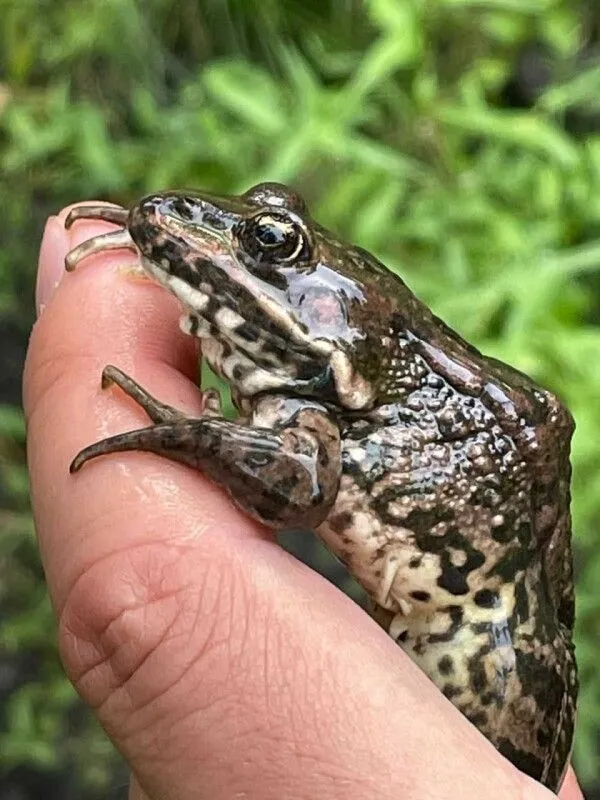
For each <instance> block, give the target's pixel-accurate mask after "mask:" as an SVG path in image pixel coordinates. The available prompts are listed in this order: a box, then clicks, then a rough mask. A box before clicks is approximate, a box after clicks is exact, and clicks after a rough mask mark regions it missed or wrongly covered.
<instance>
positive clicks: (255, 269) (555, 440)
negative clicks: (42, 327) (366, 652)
mask: <svg viewBox="0 0 600 800" xmlns="http://www.w3.org/2000/svg"><path fill="white" fill-rule="evenodd" d="M78 218H99V219H108V220H110V221H112V222H117V223H121V224H122V225H123V230H120V231H117V232H115V233H111V234H106V235H105V236H103V237H97V238H96V239H92V240H89V241H88V242H86V243H84V245H81V246H80V247H78V248H77V249H76V250H74V251H72V252H71V253H70V254H69V256H68V257H67V267H68V268H69V269H72V268H74V267H75V266H76V264H77V263H78V262H79V261H80V260H81V259H83V258H85V257H86V256H87V255H89V254H90V253H94V252H98V251H100V250H103V249H107V248H115V249H116V248H121V247H129V248H131V249H134V250H136V251H137V252H138V253H139V255H140V261H141V264H142V267H143V268H144V270H145V271H146V272H147V273H148V274H149V275H150V276H151V277H152V278H153V279H154V280H156V281H158V282H159V283H161V284H163V285H164V286H166V287H167V288H168V289H170V290H171V291H172V292H173V293H174V294H175V295H176V296H177V297H178V298H179V300H180V301H181V303H182V304H183V307H184V311H185V313H184V316H183V318H182V328H183V329H184V330H185V331H186V332H187V333H189V334H190V335H192V336H196V337H198V338H200V339H201V340H202V352H203V355H204V357H205V358H206V359H207V361H208V363H209V364H210V366H211V367H212V369H213V370H214V371H215V372H217V373H218V374H219V375H221V376H222V377H223V378H225V380H227V381H228V382H229V383H230V385H231V388H232V396H233V399H234V402H235V404H236V406H237V408H238V409H239V412H240V417H239V419H238V420H236V421H235V422H232V421H228V420H225V419H223V418H222V415H221V411H220V405H219V401H218V398H217V397H216V396H215V395H214V394H212V393H207V394H206V395H205V402H204V409H205V411H204V414H203V415H202V417H201V418H200V419H189V418H186V417H184V415H183V414H181V413H180V412H178V411H177V410H175V409H173V408H171V407H169V406H165V405H164V404H162V403H160V402H159V401H157V400H155V399H154V398H152V397H151V396H150V395H148V393H147V392H145V390H144V389H142V388H141V387H140V386H139V385H138V384H136V383H135V382H134V381H133V380H132V379H131V378H130V377H128V376H127V375H125V374H124V373H122V372H121V371H120V370H119V369H117V368H116V367H107V368H106V369H105V371H104V376H103V382H104V385H108V384H110V383H116V384H118V385H119V386H120V387H121V388H122V389H123V390H124V391H125V392H126V393H127V394H129V395H130V396H131V397H133V398H134V399H135V400H136V401H137V402H138V403H139V404H140V405H141V406H142V407H143V408H144V409H145V410H146V412H147V413H148V415H149V417H150V419H151V420H152V422H153V425H151V426H150V427H148V428H145V429H143V430H140V431H133V432H130V433H125V434H121V435H118V436H114V437H111V438H110V439H106V440H104V441H102V442H99V443H97V444H94V445H91V446H90V447H88V448H86V449H85V450H83V451H82V452H81V453H80V454H79V455H78V456H77V457H76V458H75V460H74V461H73V464H72V466H71V469H72V471H76V470H78V469H79V468H80V467H81V466H82V465H83V464H84V463H85V462H86V461H88V460H89V459H91V458H94V457H96V456H99V455H102V454H107V453H114V452H117V451H124V450H146V451H149V452H153V453H157V454H159V455H162V456H165V457H167V458H170V459H173V460H176V461H180V462H183V463H185V464H187V465H189V466H192V467H194V468H198V469H201V470H202V471H203V472H204V473H206V474H207V475H209V476H210V477H211V478H212V479H214V480H215V481H216V482H218V483H219V484H221V485H222V486H224V487H225V488H226V489H227V490H228V491H229V493H230V494H231V496H232V498H233V500H234V501H235V502H236V503H237V504H238V505H239V506H241V507H242V508H243V509H244V510H245V511H247V512H248V513H249V514H251V515H252V516H253V517H255V518H258V519H259V520H261V521H262V522H264V523H265V524H267V525H269V526H271V527H273V528H302V527H310V528H314V529H315V530H316V531H317V533H318V535H319V536H320V537H321V538H322V540H323V541H324V542H325V544H326V545H327V546H328V547H329V548H330V550H331V551H332V552H333V553H334V554H335V555H336V556H337V557H338V558H340V559H341V560H342V561H343V562H344V563H345V564H346V565H347V567H348V569H349V571H350V572H351V573H352V575H354V576H355V577H356V578H357V580H358V581H359V582H360V583H361V584H362V586H363V587H364V588H365V590H366V591H367V593H368V594H369V596H370V597H371V599H372V600H373V603H374V616H375V619H377V620H378V622H379V623H380V624H381V625H382V626H384V627H385V629H386V630H387V631H388V633H389V634H390V636H392V637H393V638H394V639H395V640H396V641H397V643H398V644H399V645H400V646H401V647H402V648H403V649H404V650H405V651H406V652H407V653H408V654H409V655H410V656H411V658H412V659H413V660H414V661H415V662H416V663H417V664H419V665H420V666H421V668H422V669H423V670H424V671H425V672H426V673H427V674H428V675H429V677H430V678H431V679H432V680H433V681H434V682H435V683H436V684H437V685H438V686H439V688H440V689H441V691H442V692H443V693H444V694H445V695H446V697H447V698H448V699H450V700H451V701H452V702H453V703H454V704H455V705H456V706H457V707H458V708H459V709H460V710H461V711H462V712H463V714H465V716H466V717H467V718H468V719H469V720H470V721H471V722H472V723H473V724H474V725H476V726H477V727H478V728H479V730H480V731H481V732H482V733H483V734H484V735H485V736H486V737H487V738H488V739H489V740H490V741H491V742H492V743H493V744H494V745H495V746H496V747H497V748H498V749H499V750H500V752H501V753H503V754H504V755H505V756H506V757H507V758H509V759H510V760H511V761H512V762H513V763H514V764H515V765H516V766H517V767H518V768H519V769H521V770H523V771H524V772H526V773H528V774H529V775H531V776H532V777H534V778H536V779H537V780H539V781H541V782H542V783H544V784H545V785H546V786H548V787H549V788H551V789H553V790H557V789H558V787H559V786H560V784H561V782H562V779H563V776H564V771H565V769H566V765H567V762H568V758H569V754H570V750H571V743H572V737H573V728H574V717H575V705H576V697H577V673H576V667H575V660H574V652H573V644H572V629H573V616H574V605H573V582H572V563H571V548H570V538H571V531H570V526H571V523H570V513H569V501H570V496H569V483H570V465H569V448H570V439H571V435H572V432H573V422H572V419H571V417H570V415H569V413H568V411H567V410H566V409H565V408H564V406H562V405H561V403H560V402H559V401H558V399H557V398H556V397H555V396H554V395H553V394H551V393H550V392H548V391H546V390H544V389H542V388H540V387H538V386H536V385H535V384H534V383H533V382H532V381H531V380H530V379H529V378H528V377H527V376H525V375H523V374H521V373H519V372H517V371H516V370H514V369H512V368H510V367H509V366H507V365H505V364H502V363H500V362H498V361H495V360H493V359H490V358H486V357H485V356H483V355H482V354H481V353H479V352H478V351H477V350H475V349H474V348H473V347H471V346H470V345H469V344H467V343H466V342H465V341H464V340H462V339H461V338H460V337H459V336H458V335H457V334H456V333H454V332H453V331H452V330H450V329H449V328H448V327H447V326H446V325H444V323H443V322H441V320H439V319H438V318H436V317H435V316H434V315H433V314H432V313H431V312H430V311H429V309H427V307H426V306H424V305H423V304H422V303H421V302H420V301H419V300H418V299H417V298H416V297H415V296H414V295H413V294H412V293H411V292H410V290H409V289H408V288H407V286H406V285H405V284H404V283H403V281H402V280H401V279H400V278H399V277H397V276H395V275H393V274H392V273H391V272H389V271H388V270H387V269H386V268H385V267H384V266H383V265H382V264H380V263H379V262H378V261H376V260H375V259H374V258H373V257H372V256H371V255H369V254H368V253H366V252H364V251H363V250H361V249H359V248H356V247H352V246H349V245H348V244H345V243H343V242H341V241H339V240H338V239H337V238H336V237H335V236H334V235H333V234H332V233H331V232H329V231H327V230H326V229H324V228H322V227H321V226H319V225H318V224H317V223H315V222H314V221H313V220H312V219H311V218H310V216H309V214H308V212H307V210H306V208H305V206H304V203H303V201H302V200H301V199H300V198H299V197H298V196H297V195H296V194H294V193H293V192H291V191H290V190H289V189H287V188H286V187H283V186H280V185H277V184H261V185H259V186H256V187H254V188H253V189H251V190H249V191H248V192H247V193H246V194H245V195H243V196H241V197H213V196H209V195H203V194H185V193H165V194H160V195H152V196H150V197H148V198H146V199H144V200H142V201H141V202H140V203H139V204H138V205H136V206H135V207H134V208H133V209H132V210H131V211H130V212H127V211H125V210H123V209H114V208H106V207H85V206H84V207H79V208H78V209H76V210H75V211H74V212H72V214H71V216H70V217H69V219H68V220H67V224H68V225H71V224H73V223H74V222H75V220H76V219H78Z"/></svg>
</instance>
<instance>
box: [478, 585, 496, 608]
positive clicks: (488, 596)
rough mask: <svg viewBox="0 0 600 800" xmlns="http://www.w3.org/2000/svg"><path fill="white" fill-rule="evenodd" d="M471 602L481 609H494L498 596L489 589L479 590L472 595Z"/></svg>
mask: <svg viewBox="0 0 600 800" xmlns="http://www.w3.org/2000/svg"><path fill="white" fill-rule="evenodd" d="M473 600H474V602H475V605H478V606H481V608H494V606H495V605H497V603H498V594H497V592H492V591H491V590H490V589H480V590H479V591H478V592H475V594H474V595H473Z"/></svg>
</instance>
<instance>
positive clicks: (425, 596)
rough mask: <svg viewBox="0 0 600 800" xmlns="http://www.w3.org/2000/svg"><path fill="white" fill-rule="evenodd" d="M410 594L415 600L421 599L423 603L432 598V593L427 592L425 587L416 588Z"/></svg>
mask: <svg viewBox="0 0 600 800" xmlns="http://www.w3.org/2000/svg"><path fill="white" fill-rule="evenodd" d="M410 596H411V597H412V599H413V600H419V601H420V602H421V603H428V602H429V601H430V600H431V595H430V594H429V592H426V591H424V590H423V589H415V590H414V591H412V592H411V593H410Z"/></svg>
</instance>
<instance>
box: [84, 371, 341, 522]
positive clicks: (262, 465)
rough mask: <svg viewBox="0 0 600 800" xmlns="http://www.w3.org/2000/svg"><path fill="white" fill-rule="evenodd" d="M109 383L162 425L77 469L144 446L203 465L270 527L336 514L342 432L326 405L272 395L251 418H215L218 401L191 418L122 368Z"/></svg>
mask: <svg viewBox="0 0 600 800" xmlns="http://www.w3.org/2000/svg"><path fill="white" fill-rule="evenodd" d="M109 383H117V384H118V385H119V386H120V387H121V389H123V391H125V392H126V393H127V394H128V395H129V396H130V397H132V398H133V399H134V400H135V401H136V402H138V403H139V404H140V405H141V406H142V407H143V408H144V410H145V411H146V413H147V414H148V416H149V417H150V418H151V419H152V420H153V421H154V422H156V423H157V424H155V425H152V426H150V427H147V428H142V429H140V430H136V431H130V432H128V433H123V434H118V435H117V436H112V437H110V438H108V439H104V440H103V441H101V442H97V443H96V444H93V445H90V446H89V447H86V448H85V449H84V450H82V451H81V452H80V453H79V454H78V455H77V456H76V457H75V459H74V460H73V462H72V464H71V468H70V469H71V472H76V471H77V470H79V469H80V468H81V467H82V466H83V464H85V463H86V462H87V461H89V460H90V459H92V458H96V457H97V456H100V455H105V454H108V453H115V452H122V451H127V450H143V451H146V452H150V453H156V454H157V455H162V456H164V457H165V458H169V459H171V460H173V461H179V462H181V463H183V464H187V465H188V466H190V467H194V468H196V469H200V470H202V472H204V473H205V474H206V475H208V476H209V477H210V478H212V479H213V480H214V481H215V482H217V483H219V484H220V485H222V486H224V487H225V488H226V489H227V490H228V492H229V493H230V494H231V496H232V498H233V499H234V500H235V502H236V503H237V504H238V505H239V506H241V507H242V508H243V509H244V510H245V511H247V512H248V513H249V514H251V515H252V516H254V517H257V518H258V519H260V520H261V521H262V522H264V523H266V524H267V525H270V526H271V527H275V528H284V527H313V526H316V525H319V524H320V523H321V522H322V521H323V519H325V517H326V516H327V514H328V513H329V509H330V508H331V506H332V504H333V502H334V500H335V497H336V494H337V490H338V484H339V479H340V469H341V455H340V434H339V429H338V427H337V425H336V423H335V421H334V420H333V418H332V417H331V415H330V414H329V412H328V411H327V410H326V409H325V408H324V407H323V406H320V405H318V404H315V403H313V402H310V401H304V400H297V399H291V398H285V397H265V398H263V399H261V400H259V401H258V402H257V404H256V406H255V409H254V413H253V415H252V418H251V419H243V420H241V421H239V422H231V421H228V420H225V419H222V418H219V417H217V416H216V409H215V403H214V399H212V400H210V402H209V414H212V416H208V415H207V416H203V417H201V418H200V419H190V418H186V417H185V416H184V415H183V414H182V413H181V412H179V411H177V410H176V409H173V408H172V407H171V406H166V405H164V404H163V403H160V402H159V401H157V400H156V399H155V398H153V397H152V396H151V395H149V394H148V393H147V392H146V391H145V390H144V389H143V388H142V387H141V386H139V384H137V383H136V382H135V381H133V380H132V379H131V378H129V377H128V376H127V375H125V374H124V373H122V372H121V371H120V370H118V369H116V368H115V367H109V368H107V369H106V370H105V371H104V373H103V385H104V386H106V385H108V384H109ZM209 399H210V398H209Z"/></svg>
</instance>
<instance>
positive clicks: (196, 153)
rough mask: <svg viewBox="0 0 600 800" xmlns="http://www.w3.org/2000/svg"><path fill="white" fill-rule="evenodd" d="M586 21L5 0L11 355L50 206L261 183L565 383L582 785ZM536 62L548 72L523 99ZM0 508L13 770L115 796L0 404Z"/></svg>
mask: <svg viewBox="0 0 600 800" xmlns="http://www.w3.org/2000/svg"><path fill="white" fill-rule="evenodd" d="M598 14H600V12H598V11H595V7H594V4H593V3H592V2H590V3H589V4H586V3H585V2H574V0H365V2H358V0H308V2H307V0H287V2H277V0H263V2H262V3H260V4H256V3H254V2H251V0H230V2H226V0H178V1H177V2H175V0H146V1H145V2H144V1H143V0H138V2H136V1H135V0H102V2H96V0H0V80H1V83H0V214H1V218H2V219H3V224H2V226H1V228H0V237H1V247H0V322H4V323H5V325H6V326H7V328H6V330H8V331H9V332H10V335H7V336H6V337H4V338H5V342H4V347H12V346H13V344H11V342H13V340H14V348H15V352H18V348H19V344H18V343H19V342H21V346H22V342H23V341H24V340H25V337H26V335H27V328H28V326H29V325H30V323H31V321H32V310H31V294H32V285H33V281H34V263H35V258H36V248H37V244H38V241H39V236H40V234H41V227H42V224H43V220H44V218H45V216H46V215H47V214H48V213H51V212H56V211H57V210H58V209H59V208H60V207H61V206H63V205H64V204H67V203H69V202H72V201H74V200H78V199H85V198H105V199H109V200H112V201H115V202H119V203H122V204H125V205H127V204H129V203H131V202H132V201H133V200H135V199H136V198H137V197H139V196H140V195H142V194H144V193H147V192H149V191H152V190H156V189H161V188H184V187H203V188H206V189H212V190H216V191H220V192H228V191H233V192H235V191H238V190H243V189H245V188H247V187H248V186H249V185H250V184H252V183H253V182H256V181H258V180H261V179H269V180H280V181H285V182H291V183H293V184H294V185H295V186H296V187H297V188H298V189H300V190H301V191H302V192H303V194H304V195H305V196H306V198H307V200H308V201H309V203H310V206H311V208H312V211H313V213H314V215H315V217H317V218H318V219H319V220H320V221H322V222H323V223H324V224H327V225H329V226H331V227H333V228H335V229H336V230H337V231H339V232H340V233H341V234H343V235H344V236H345V237H347V238H349V239H351V240H354V241H357V242H358V243H360V244H361V245H362V246H364V247H366V248H367V249H369V250H372V251H373V252H374V253H375V254H376V255H377V256H378V257H379V258H380V259H381V260H382V261H384V262H385V263H386V264H388V265H389V266H390V267H391V268H393V269H395V270H397V271H398V272H399V273H400V274H401V275H402V276H403V277H404V278H405V279H406V281H407V282H408V284H409V285H410V286H411V287H412V288H413V289H414V290H415V291H416V292H417V293H418V294H419V295H420V296H422V297H423V298H424V299H425V300H426V301H428V302H429V303H430V304H431V306H432V307H433V309H434V310H435V311H436V312H437V313H438V314H439V315H440V316H442V317H443V318H444V319H445V320H446V321H447V322H449V323H450V324H451V325H453V326H454V327H456V328H457V329H458V330H459V331H460V332H461V333H462V334H463V335H464V336H465V337H466V338H467V339H469V340H471V341H473V342H474V343H475V344H477V345H478V346H479V347H481V348H482V349H483V350H484V351H485V352H487V353H490V354H493V355H495V356H497V357H499V358H501V359H503V360H505V361H508V362H510V363H511V364H513V365H515V366H517V367H519V368H521V369H522V370H524V371H526V372H528V373H529V374H531V375H532V376H534V377H535V378H536V379H537V380H539V381H540V382H541V383H543V384H546V385H548V386H550V387H552V388H553V389H555V390H556V391H558V392H559V393H560V394H561V395H562V396H563V397H564V398H565V400H566V401H567V403H568V405H569V407H570V408H571V410H572V411H573V413H574V415H575V417H576V419H577V426H578V427H577V434H576V437H575V441H574V447H573V464H574V483H573V498H574V521H575V531H576V546H577V552H576V556H577V580H578V626H577V647H578V658H579V664H580V670H581V680H582V691H581V703H580V716H579V726H578V737H577V742H576V750H575V763H576V766H577V769H578V772H579V774H580V776H581V778H582V780H583V781H584V782H587V783H588V784H591V782H592V781H593V780H594V779H595V777H596V776H597V775H598V773H599V761H600V748H599V741H600V739H599V732H600V673H599V672H598V669H597V666H596V665H597V661H598V658H599V656H600V646H599V644H598V642H599V641H600V593H598V592H597V591H596V587H597V585H598V584H599V583H600V548H599V546H598V539H597V535H596V531H597V528H598V522H599V517H600V414H599V413H598V406H597V405H596V404H597V403H598V401H599V399H600V359H599V357H598V356H599V353H600V328H599V327H598V324H599V322H600V305H599V293H600V276H599V271H600V194H599V193H598V188H597V187H598V185H599V184H600V181H599V179H600V100H599V98H600V66H599V65H598V60H597V58H594V46H595V47H596V48H597V38H598V30H597V29H598V28H600V17H599V16H598ZM532 53H533V54H534V55H535V56H536V58H537V61H536V62H535V63H537V65H538V70H539V69H540V65H541V70H542V73H543V74H542V76H541V78H540V80H539V81H538V83H539V85H534V89H533V90H532V92H531V93H530V96H529V97H526V98H523V97H522V96H516V99H515V89H514V87H515V81H517V79H518V76H519V74H520V71H521V73H522V71H523V69H524V68H525V67H527V63H528V62H527V58H528V57H529V56H531V54H532ZM532 82H533V84H536V81H535V80H533V81H530V83H532ZM511 87H512V88H511ZM511 92H512V95H513V96H511ZM517 95H518V92H517ZM16 380H18V370H17V369H15V370H14V376H13V383H14V382H15V381H16ZM9 394H10V392H9ZM3 399H5V398H1V397H0V402H1V401H2V400H3ZM0 501H1V504H2V508H1V510H0V526H1V528H2V533H3V535H2V537H0V604H1V608H2V616H1V617H0V648H1V649H2V651H3V654H2V656H1V657H2V658H7V659H8V658H9V657H10V658H11V659H13V661H14V663H18V664H19V665H20V664H21V663H23V664H26V665H27V666H25V667H23V668H22V669H21V667H19V669H18V672H19V675H20V676H21V678H22V680H21V682H19V681H17V682H16V688H15V689H14V690H12V691H11V692H9V693H8V697H7V700H6V703H5V707H4V710H3V711H2V716H3V721H2V722H0V753H1V754H2V755H1V756H0V770H2V769H4V770H6V769H11V768H14V767H16V766H18V765H23V764H30V765H35V766H36V767H37V768H38V769H40V768H42V769H47V770H60V769H63V768H68V769H73V770H75V771H76V772H77V773H78V776H79V777H78V780H80V781H81V786H82V787H84V789H85V791H86V792H87V793H88V794H87V795H86V796H88V797H95V796H98V797H100V796H104V794H103V792H104V791H105V789H106V787H107V785H108V784H109V782H110V781H111V780H113V779H111V778H110V764H111V751H110V748H109V747H108V746H107V745H106V742H105V740H104V739H103V738H102V736H101V734H100V733H99V732H98V731H97V729H96V728H95V727H94V726H93V724H92V723H91V722H90V719H89V717H88V716H87V715H86V714H84V713H82V712H81V710H80V709H79V707H78V706H77V704H76V700H75V698H74V695H73V693H72V691H71V690H70V689H69V687H68V686H67V683H66V681H65V679H64V678H63V676H62V672H61V669H60V666H59V664H58V661H57V657H56V655H55V633H54V628H53V623H52V621H51V614H50V609H49V605H48V602H47V599H46V595H45V591H44V586H43V580H42V574H41V570H40V566H39V563H38V560H37V555H36V553H35V542H34V536H33V526H32V521H31V518H30V514H29V509H28V500H27V482H26V475H25V467H24V428H23V423H22V420H21V416H20V413H19V412H18V411H16V410H15V409H14V408H13V407H11V406H10V405H5V406H0ZM0 691H2V685H1V684H0ZM82 753H86V757H85V758H82V757H81V755H82ZM78 756H79V757H78Z"/></svg>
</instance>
